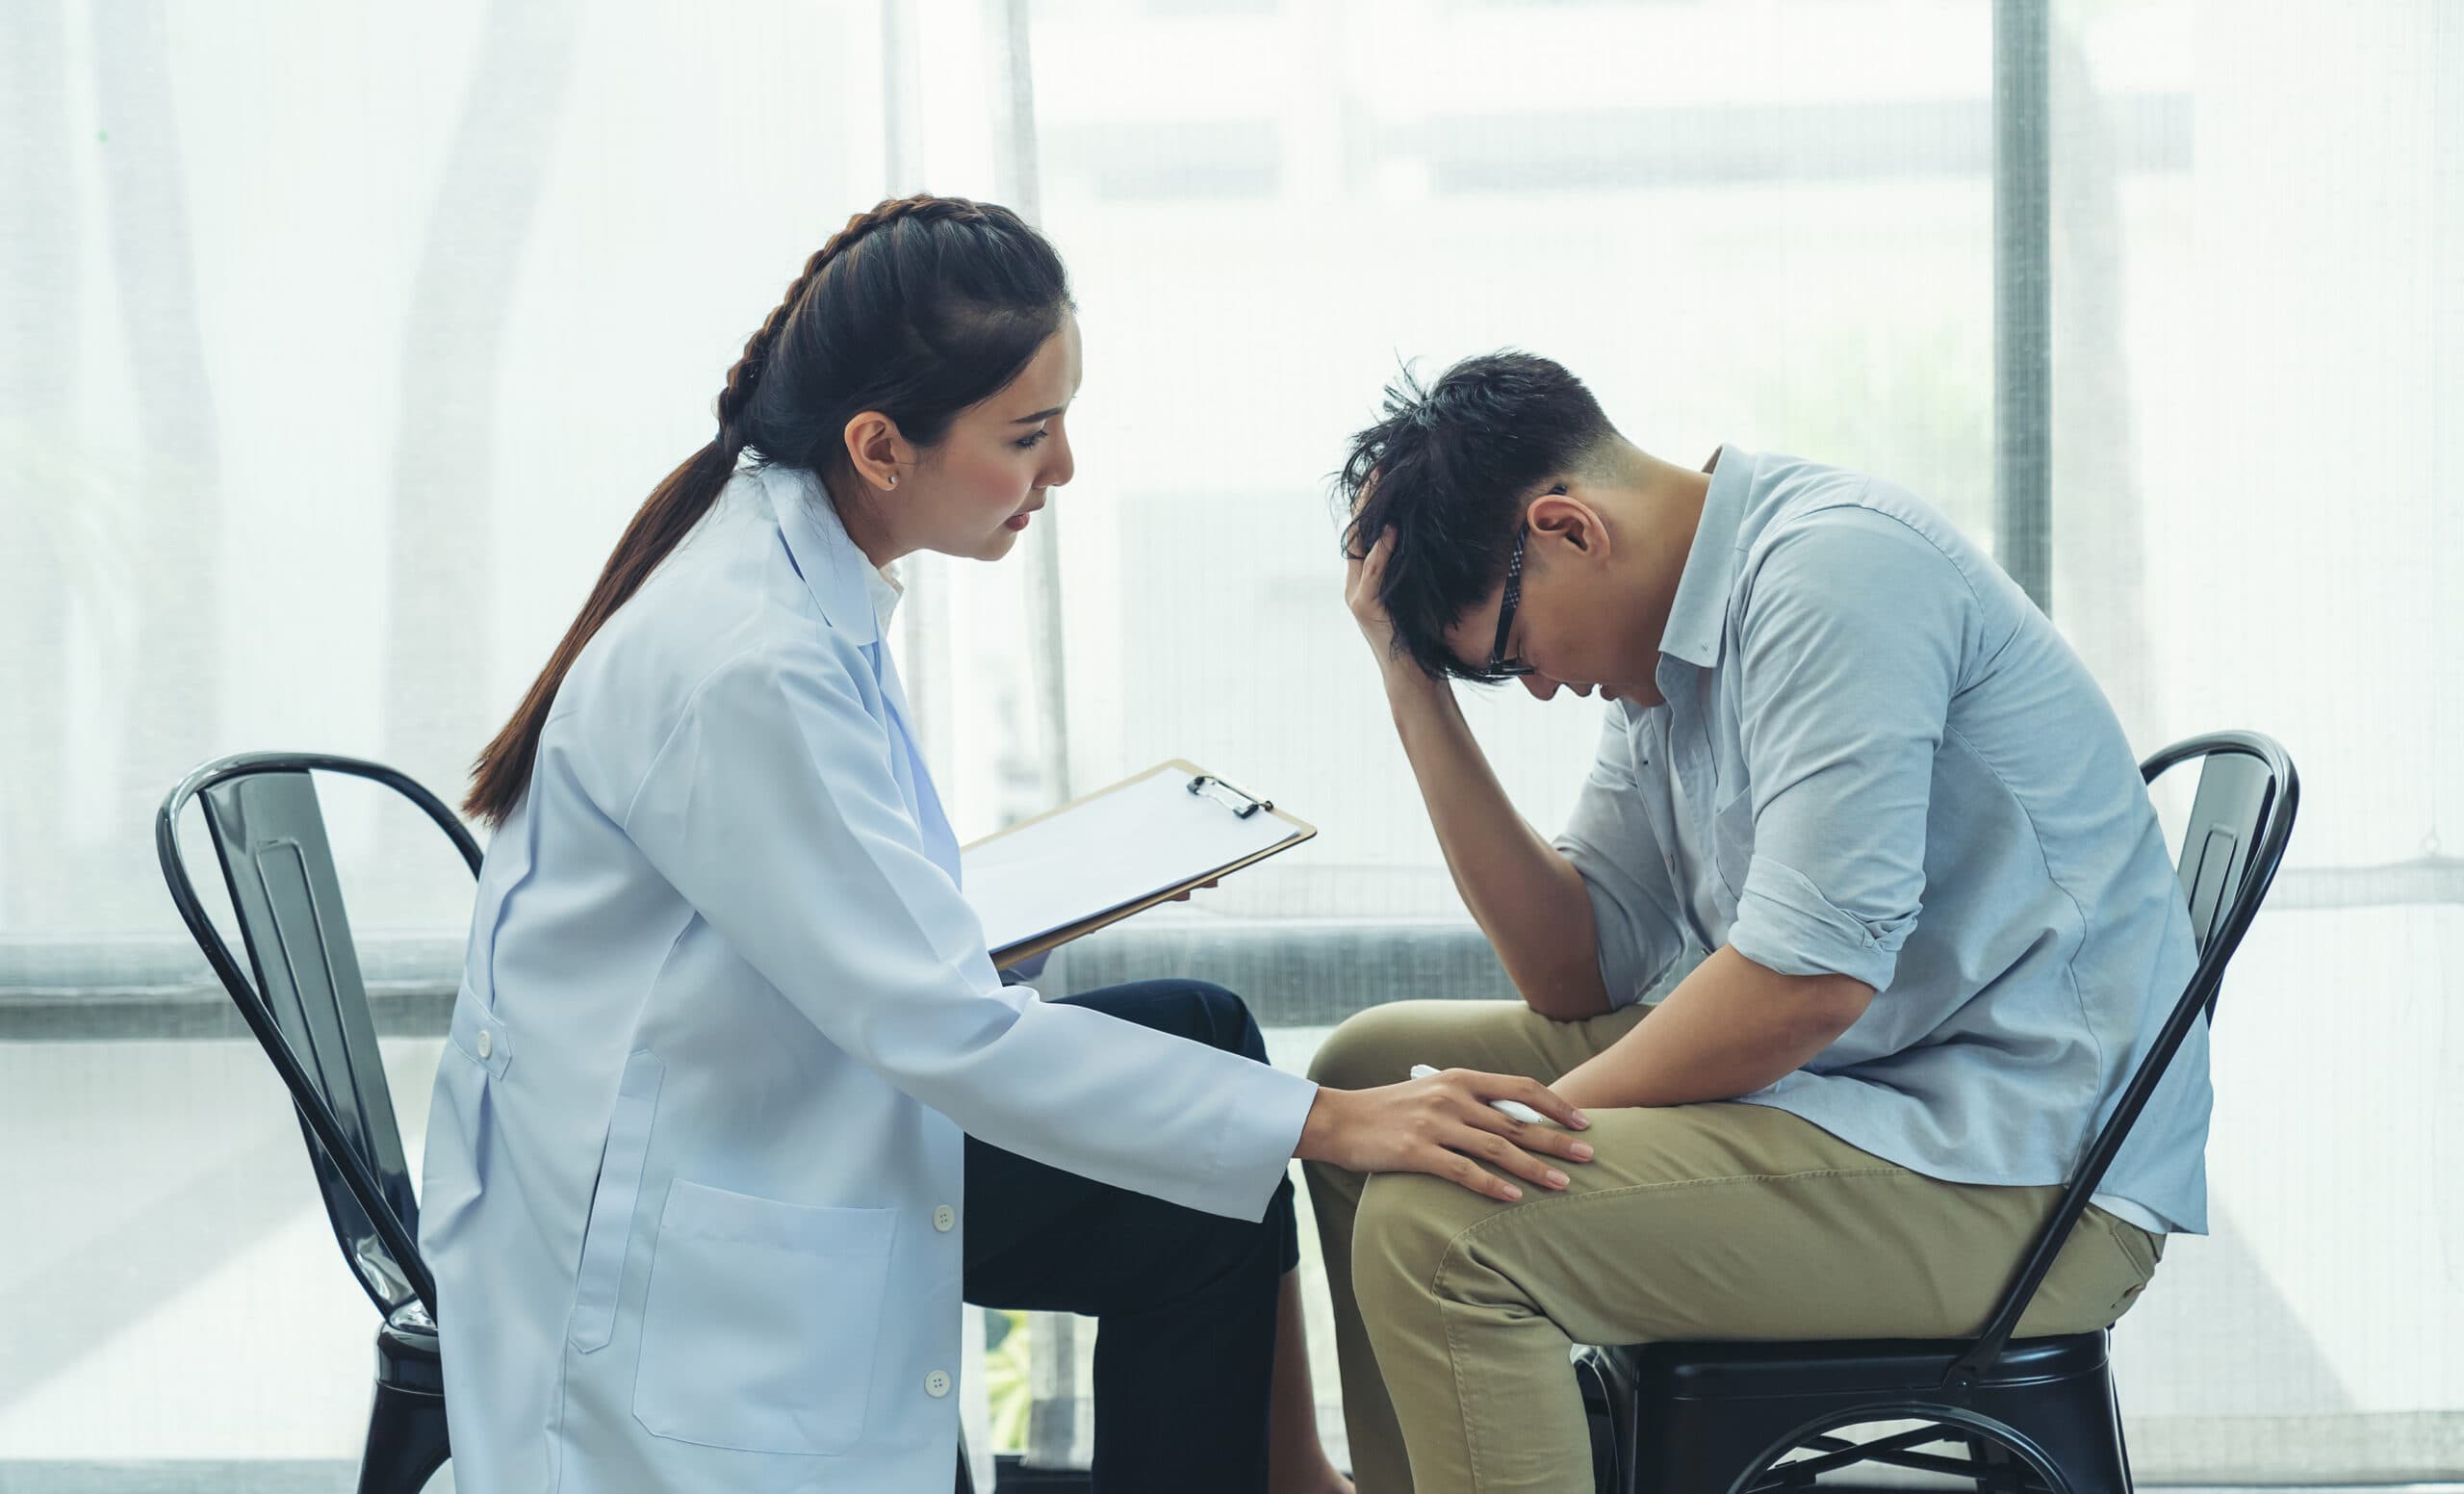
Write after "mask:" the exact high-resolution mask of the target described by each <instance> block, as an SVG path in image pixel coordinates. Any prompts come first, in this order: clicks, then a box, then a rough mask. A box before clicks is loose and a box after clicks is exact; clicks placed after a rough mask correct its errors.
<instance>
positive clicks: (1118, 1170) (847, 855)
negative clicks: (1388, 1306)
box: [420, 470, 1316, 1494]
mask: <svg viewBox="0 0 2464 1494" xmlns="http://www.w3.org/2000/svg"><path fill="white" fill-rule="evenodd" d="M893 600H894V592H893V591H892V590H891V589H890V587H889V586H888V584H887V583H886V581H885V580H883V578H882V577H881V575H880V573H879V572H878V571H876V570H874V569H873V568H872V567H871V566H870V565H869V564H867V563H866V561H865V560H864V558H863V555H862V553H861V552H860V551H859V550H857V549H856V547H855V546H854V545H853V544H852V543H851V542H850V541H849V539H848V537H847V534H846V531H845V529H844V528H842V527H841V526H840V525H839V523H838V521H837V518H836V516H835V514H834V512H833V511H832V509H831V507H830V505H829V502H828V500H827V497H826V496H825V494H824V492H823V490H822V489H821V487H820V485H819V484H818V483H817V482H815V481H814V480H813V479H812V478H811V477H809V476H806V475H803V474H797V473H789V472H782V471H777V470H770V471H761V472H756V471H751V470H746V471H740V472H738V473H737V474H736V475H735V477H733V478H732V481H731V482H730V484H729V486H728V489H727V492H726V493H725V494H724V496H723V497H722V499H721V500H720V502H719V503H718V505H717V506H716V508H714V510H713V511H712V513H711V515H710V517H709V518H708V519H706V521H705V522H704V523H703V525H702V526H701V527H700V528H697V529H696V530H695V531H694V532H693V534H692V535H691V536H690V537H689V538H688V539H687V541H686V542H685V543H684V544H683V545H682V546H681V547H680V548H679V550H678V551H677V553H676V554H674V555H672V556H671V557H670V558H669V559H668V560H667V561H666V563H665V564H664V565H662V566H661V567H660V569H659V570H658V571H657V573H656V574H655V575H654V576H653V577H652V578H651V579H650V580H649V581H648V582H647V583H646V584H645V585H644V586H643V587H642V589H641V591H640V593H639V594H638V595H636V596H635V597H634V598H633V599H632V601H631V602H629V604H627V605H625V607H623V608H622V609H621V610H620V611H619V612H618V613H617V614H616V616H615V617H614V618H612V619H610V620H609V622H608V623H607V625H606V626H605V627H604V628H603V629H602V630H601V631H600V633H599V635H598V636H597V637H596V638H594V639H593V640H592V641H591V643H590V645H589V646H588V647H587V648H585V649H584V650H583V651H582V654H581V657H579V658H578V660H576V662H575V664H574V667H573V670H572V672H571V674H570V675H569V676H568V677H567V679H566V681H565V683H564V687H563V688H562V689H561V690H560V691H559V692H558V693H557V696H556V703H555V707H554V708H553V709H552V711H551V712H550V714H549V718H548V725H547V729H546V732H545V733H544V734H543V735H542V737H541V739H540V743H539V752H538V758H537V761H536V765H535V766H534V768H533V770H532V777H531V783H530V787H529V790H528V792H527V793H526V795H525V797H524V798H523V800H522V802H521V803H520V804H519V805H518V806H517V807H516V808H515V810H514V811H513V813H512V814H511V815H510V816H509V817H508V818H507V819H506V820H505V822H504V824H503V826H502V827H501V829H500V830H499V832H498V834H497V836H496V838H495V841H494V843H493V844H492V845H491V846H490V847H489V850H488V857H487V863H486V865H485V867H484V868H483V869H482V871H481V874H480V879H479V890H478V902H477V909H476V912H475V916H474V917H473V920H472V928H471V941H470V949H469V956H468V962H467V965H466V970H465V974H464V978H463V984H462V989H461V992H460V994H459V996H458V997H457V999H456V1001H455V1003H454V1010H453V1022H452V1039H451V1042H450V1043H449V1044H448V1046H447V1048H446V1051H445V1056H444V1061H443V1063H442V1065H441V1066H440V1069H439V1071H438V1074H437V1080H436V1096H435V1103H434V1109H433V1112H432V1114H431V1119H430V1121H429V1127H428V1141H427V1153H426V1162H425V1183H424V1188H425V1197H424V1199H423V1201H422V1206H421V1224H420V1245H421V1249H423V1251H424V1253H425V1255H426V1257H427V1260H428V1264H429V1265H430V1267H431V1268H432V1269H433V1270H434V1272H435V1274H436V1280H437V1290H438V1304H439V1307H440V1310H441V1311H440V1316H441V1319H442V1322H441V1324H440V1328H441V1331H442V1336H443V1345H444V1354H445V1382H446V1397H447V1402H446V1404H447V1414H448V1417H449V1421H450V1424H451V1433H452V1440H453V1462H454V1477H455V1482H456V1486H457V1487H458V1488H460V1489H461V1490H462V1491H463V1494H500V1491H514V1490H521V1491H524V1494H531V1491H538V1490H562V1491H565V1494H599V1491H607V1490H728V1491H731V1494H738V1491H741V1494H759V1491H765V1490H775V1491H788V1490H794V1491H806V1490H848V1491H860V1494H889V1491H904V1490H915V1491H919V1494H921V1491H927V1490H929V1491H933V1494H940V1491H942V1490H945V1489H947V1488H949V1486H950V1481H951V1472H952V1468H953V1466H954V1463H955V1460H956V1443H955V1438H956V1434H957V1430H958V1423H959V1418H958V1412H957V1409H956V1408H957V1406H958V1405H959V1404H960V1402H959V1397H958V1395H957V1394H956V1392H957V1390H958V1384H957V1381H958V1379H959V1368H960V1324H961V1306H960V1301H959V1293H960V1281H961V1275H962V1259H963V1257H962V1254H961V1249H960V1243H961V1239H962V1236H963V1232H964V1221H963V1220H962V1219H960V1218H959V1217H958V1211H959V1208H960V1203H961V1199H962V1198H963V1186H962V1178H961V1175H960V1173H961V1159H962V1155H963V1152H962V1133H963V1132H965V1133H972V1134H974V1135H976V1136H979V1137H982V1138H984V1139H985V1140H987V1141H989V1142H993V1143H995V1144H997V1145H999V1146H1004V1147H1007V1148H1009V1149H1011V1150H1013V1151H1016V1152H1020V1153H1023V1154H1024V1155H1026V1156H1029V1157H1033V1158H1036V1159H1037V1160H1039V1161H1042V1162H1046V1163H1049V1164H1052V1165H1053V1166H1056V1167H1061V1168H1065V1169H1068V1170H1070V1171H1072V1172H1080V1173H1084V1174H1086V1175H1088V1176H1090V1177H1094V1178H1098V1179H1101V1180H1103V1181H1106V1182H1110V1183H1115V1184H1118V1185H1119V1186H1121V1187H1124V1188H1132V1189H1136V1190H1138V1191H1140V1192H1142V1193H1147V1194H1152V1195H1154V1196H1156V1197H1158V1198H1167V1199H1170V1200H1171V1201H1173V1202H1176V1203H1182V1204H1186V1205H1189V1206H1190V1207H1193V1208H1198V1209H1204V1210H1207V1211H1209V1212H1212V1213H1217V1214H1222V1215H1227V1216H1231V1217H1234V1218H1240V1219H1257V1218H1260V1217H1262V1216H1263V1214H1264V1213H1265V1211H1266V1207H1267V1204H1268V1201H1269V1199H1270V1197H1271V1196H1272V1194H1273V1191H1274V1188H1275V1185H1276V1184H1277V1183H1279V1182H1280V1181H1282V1179H1283V1176H1284V1171H1285V1164H1286V1162H1287V1161H1288V1159H1289V1158H1290V1157H1291V1155H1292V1149H1293V1146H1295V1144H1296V1141H1297V1140H1298V1136H1299V1131H1300V1125H1301V1120H1302V1119H1303V1117H1304V1116H1305V1115H1306V1114H1307V1111H1308V1107H1309V1104H1310V1101H1311V1099H1312V1097H1313V1096H1314V1095H1315V1093H1316V1092H1315V1089H1314V1087H1312V1086H1311V1085H1309V1084H1308V1083H1307V1082H1306V1081H1304V1080H1301V1079H1299V1078H1297V1077H1296V1076H1294V1075H1290V1074H1285V1073H1279V1072H1276V1071H1275V1070H1272V1069H1268V1068H1266V1067H1264V1066H1263V1065H1259V1064H1254V1063H1251V1062H1249V1061H1248V1060H1246V1059H1244V1058H1242V1057H1240V1056H1239V1055H1237V1054H1230V1053H1223V1052H1219V1051H1217V1050H1215V1049H1212V1048H1209V1047H1205V1046H1203V1045H1201V1044H1197V1043H1186V1042H1183V1041H1180V1040H1178V1039H1174V1038H1169V1037H1166V1036H1163V1035H1161V1034H1158V1033H1153V1032H1149V1031H1147V1030H1145V1029H1143V1028H1140V1027H1136V1026H1133V1025H1131V1024H1129V1023H1126V1022H1120V1021H1117V1020H1114V1019H1112V1018H1110V1017H1104V1016H1102V1015H1100V1014H1098V1013H1094V1012H1091V1011H1087V1010H1085V1009H1082V1008H1076V1007H1070V1006H1064V1005H1055V1004H1050V1003H1046V1002H1044V1001H1042V1000H1040V998H1039V997H1037V995H1036V994H1035V992H1032V991H1031V990H1028V989H1026V988H1023V987H1010V988H1006V989H1005V988H1004V987H1003V986H1002V985H1001V983H1000V981H999V979H998V977H997V976H996V975H995V973H994V971H993V968H992V965H991V962H990V960H989V959H988V956H987V954H986V952H985V948H984V939H983V935H982V933H981V931H980V929H979V928H978V925H977V922H976V918H975V916H974V914H973V913H972V912H970V910H969V909H968V907H967V905H966V903H965V902H964V901H963V900H962V899H961V897H960V895H959V890H958V887H957V882H956V878H957V876H958V870H959V860H958V846H957V842H956V840H955V838H954V837H952V835H951V833H950V828H949V824H948V821H947V820H946V819H945V818H944V817H943V815H942V812H941V809H940V805H939V802H938V801H937V798H936V797H935V794H934V791H933V786H932V783H931V781H930V779H929V778H928V777H927V776H926V773H925V770H924V764H923V761H922V760H921V759H920V758H919V757H918V756H917V754H916V751H915V748H914V744H913V740H912V733H911V731H910V730H909V727H908V714H907V707H906V704H905V702H904V700H903V698H902V696H901V694H900V690H899V684H898V676H897V671H896V670H895V668H894V667H893V666H892V664H891V661H890V658H889V655H888V652H887V650H886V646H885V644H884V641H883V639H882V636H881V627H882V622H883V619H884V618H885V617H886V613H887V610H888V606H889V605H890V603H891V602H892V601H893Z"/></svg>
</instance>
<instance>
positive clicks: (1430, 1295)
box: [1351, 1172, 1502, 1318]
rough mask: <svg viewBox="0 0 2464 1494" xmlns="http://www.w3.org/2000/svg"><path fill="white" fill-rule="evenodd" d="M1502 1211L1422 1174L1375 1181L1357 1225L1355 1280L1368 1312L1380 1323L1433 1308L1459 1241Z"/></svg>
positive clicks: (1385, 1175)
mask: <svg viewBox="0 0 2464 1494" xmlns="http://www.w3.org/2000/svg"><path fill="white" fill-rule="evenodd" d="M1500 1207H1502V1205H1501V1204H1498V1203H1497V1202H1495V1201H1493V1200H1490V1199H1485V1198H1481V1197H1480V1196H1479V1195H1477V1194H1475V1193H1473V1192H1471V1191H1470V1190H1469V1189H1466V1188H1461V1187H1458V1186H1456V1185H1455V1184H1453V1183H1450V1182H1448V1181H1446V1180H1445V1179H1443V1178H1438V1177H1430V1176H1428V1175H1426V1174H1424V1173H1420V1172H1380V1173H1378V1174H1377V1175H1376V1176H1374V1177H1372V1178H1371V1179H1370V1180H1369V1185H1368V1186H1367V1187H1366V1188H1364V1189H1363V1190H1362V1191H1361V1197H1360V1212H1359V1214H1358V1216H1357V1217H1356V1218H1355V1220H1354V1222H1353V1224H1352V1249H1351V1261H1352V1281H1353V1290H1354V1291H1355V1292H1356V1293H1357V1294H1358V1296H1359V1299H1360V1302H1361V1310H1362V1312H1363V1313H1364V1314H1365V1315H1366V1316H1369V1317H1372V1318H1375V1317H1379V1316H1383V1315H1388V1314H1394V1313H1413V1312H1420V1311H1425V1310H1427V1309H1429V1308H1430V1307H1432V1306H1433V1305H1434V1304H1435V1303H1436V1302H1437V1301H1438V1300H1439V1296H1440V1294H1441V1293H1442V1292H1443V1290H1444V1279H1445V1276H1446V1270H1445V1267H1446V1265H1447V1259H1448V1255H1449V1253H1450V1251H1451V1250H1452V1249H1453V1248H1454V1245H1455V1242H1456V1241H1457V1240H1459V1239H1460V1238H1461V1237H1462V1234H1463V1232H1464V1231H1465V1230H1466V1229H1468V1228H1470V1227H1471V1226H1472V1225H1473V1224H1476V1223H1477V1222H1478V1221H1479V1220H1481V1219H1483V1218H1485V1217H1487V1216H1488V1215H1490V1214H1492V1213H1494V1212H1496V1210H1497V1209H1499V1208H1500Z"/></svg>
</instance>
